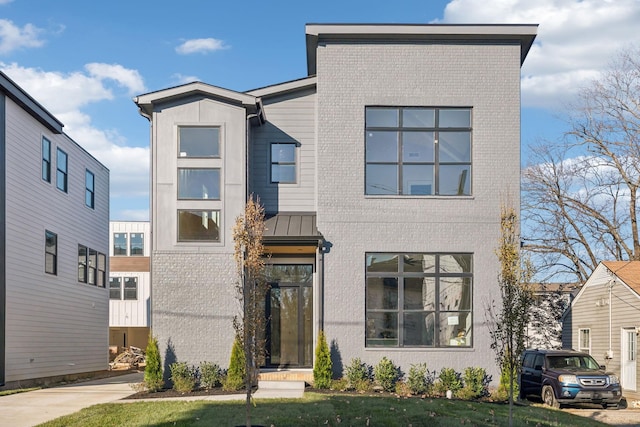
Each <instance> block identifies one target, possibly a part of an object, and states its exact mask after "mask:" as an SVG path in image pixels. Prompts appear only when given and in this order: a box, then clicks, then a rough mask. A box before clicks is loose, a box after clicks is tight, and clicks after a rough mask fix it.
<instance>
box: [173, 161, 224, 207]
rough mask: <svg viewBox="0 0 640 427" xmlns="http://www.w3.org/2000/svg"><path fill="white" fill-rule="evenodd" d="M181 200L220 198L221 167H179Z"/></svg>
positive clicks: (179, 197)
mask: <svg viewBox="0 0 640 427" xmlns="http://www.w3.org/2000/svg"><path fill="white" fill-rule="evenodd" d="M178 199H179V200H220V169H216V168H210V169H195V168H178Z"/></svg>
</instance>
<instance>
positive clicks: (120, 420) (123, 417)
mask: <svg viewBox="0 0 640 427" xmlns="http://www.w3.org/2000/svg"><path fill="white" fill-rule="evenodd" d="M508 413H509V407H508V405H504V404H492V403H480V402H466V401H456V400H446V399H419V398H409V399H407V398H395V397H382V396H380V397H378V396H361V395H331V394H317V393H305V395H304V398H303V399H274V400H271V399H270V400H257V401H256V405H255V406H254V407H253V408H252V423H253V424H261V425H265V426H267V427H269V426H276V427H280V426H336V425H338V424H340V425H341V426H385V427H386V426H402V427H407V426H414V427H415V426H454V425H455V426H460V425H464V426H467V425H469V426H472V425H475V426H506V425H508V421H507V420H508ZM244 416H245V406H244V402H242V403H240V402H216V401H203V400H200V401H158V402H135V403H110V404H103V405H95V406H92V407H90V408H86V409H83V410H82V411H80V412H76V413H75V414H71V415H68V416H65V417H61V418H58V419H56V420H53V421H50V422H48V423H45V424H41V426H46V427H58V426H60V427H62V426H65V427H72V426H82V427H92V426H95V427H107V426H154V427H169V426H194V427H195V426H235V425H244V423H245V421H244V420H245V418H244ZM514 425H516V426H540V427H543V426H554V427H560V426H576V425H580V426H587V427H588V426H604V425H605V424H602V423H599V422H597V421H593V420H591V419H588V418H583V417H579V416H577V415H572V414H569V413H566V412H563V411H559V410H553V409H546V408H544V407H541V406H515V407H514Z"/></svg>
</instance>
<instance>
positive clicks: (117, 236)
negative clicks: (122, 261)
mask: <svg viewBox="0 0 640 427" xmlns="http://www.w3.org/2000/svg"><path fill="white" fill-rule="evenodd" d="M126 254H127V233H113V255H126Z"/></svg>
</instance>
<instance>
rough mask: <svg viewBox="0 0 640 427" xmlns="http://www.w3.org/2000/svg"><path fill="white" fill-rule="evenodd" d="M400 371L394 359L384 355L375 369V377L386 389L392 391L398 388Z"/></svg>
mask: <svg viewBox="0 0 640 427" xmlns="http://www.w3.org/2000/svg"><path fill="white" fill-rule="evenodd" d="M399 371H400V370H399V369H398V367H397V366H396V365H395V364H394V363H393V361H391V360H389V359H387V358H386V357H383V358H382V359H381V360H380V362H378V364H377V365H376V366H375V368H374V369H373V377H374V379H375V381H376V383H377V384H378V385H379V386H381V387H382V389H383V390H384V391H389V392H391V391H394V390H395V389H396V383H397V382H398V377H399V376H400V373H399Z"/></svg>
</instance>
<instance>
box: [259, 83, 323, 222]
mask: <svg viewBox="0 0 640 427" xmlns="http://www.w3.org/2000/svg"><path fill="white" fill-rule="evenodd" d="M263 105H264V111H265V116H266V117H267V122H266V123H265V124H263V125H262V126H258V127H254V128H252V129H251V152H250V156H251V159H250V164H251V182H250V184H251V192H253V193H255V194H257V195H259V196H260V200H261V202H262V204H263V205H264V208H265V211H266V212H272V213H275V212H287V211H288V212H313V211H315V210H316V192H315V185H316V179H315V175H316V134H315V130H316V120H315V118H316V91H315V88H303V89H301V90H298V91H294V92H290V93H287V94H283V95H278V96H273V97H269V98H263ZM272 143H295V144H296V156H297V157H296V167H297V170H296V173H297V176H296V182H295V183H292V184H285V183H281V184H279V183H272V182H271V144H272Z"/></svg>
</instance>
